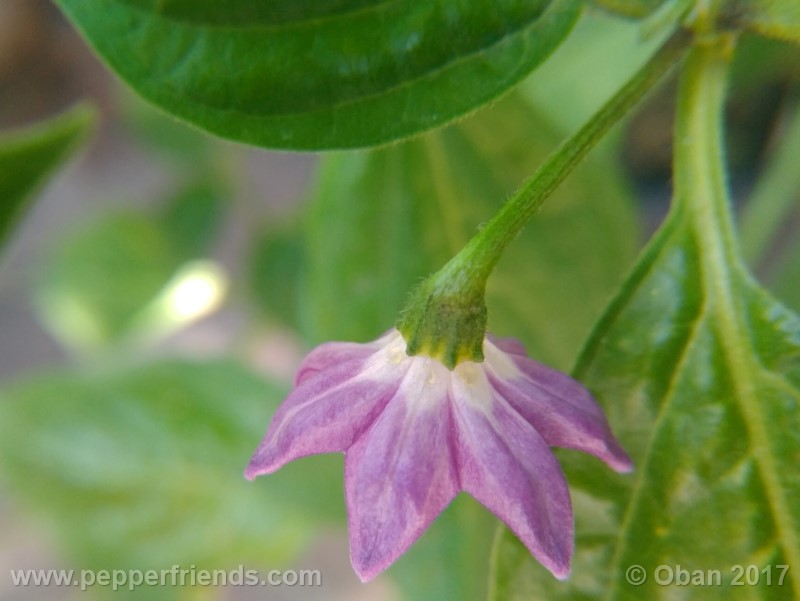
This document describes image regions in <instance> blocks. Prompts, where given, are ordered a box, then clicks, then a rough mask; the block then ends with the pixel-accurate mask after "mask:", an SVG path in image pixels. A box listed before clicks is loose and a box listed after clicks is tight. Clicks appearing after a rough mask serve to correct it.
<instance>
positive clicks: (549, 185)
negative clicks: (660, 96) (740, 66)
mask: <svg viewBox="0 0 800 601" xmlns="http://www.w3.org/2000/svg"><path fill="white" fill-rule="evenodd" d="M689 39H690V38H689V34H688V33H687V32H685V31H683V30H680V31H678V32H677V33H676V34H674V35H673V36H672V37H671V38H670V39H669V40H668V41H667V43H666V44H664V45H663V46H662V47H661V49H660V50H659V51H658V52H656V54H655V55H653V57H652V58H651V59H650V60H649V61H648V62H647V63H646V64H645V65H644V66H643V67H642V68H641V69H640V70H639V71H638V72H637V73H636V74H635V75H634V76H633V78H631V79H630V80H629V81H628V82H627V83H626V84H625V85H624V86H623V87H622V89H620V90H619V91H618V92H617V93H616V94H615V95H614V96H613V97H612V98H611V99H610V100H609V101H608V102H607V103H606V104H605V105H604V106H603V107H602V108H601V109H600V110H599V111H598V112H597V113H595V115H594V116H593V117H592V118H591V119H590V120H589V122H588V123H586V124H585V125H584V126H583V127H582V128H581V129H580V130H579V131H578V132H577V133H576V134H575V135H573V136H572V137H571V138H569V139H567V140H565V141H564V142H562V143H561V145H560V146H559V147H558V148H557V149H556V150H555V151H554V152H553V153H552V154H551V155H550V156H549V157H548V158H547V160H546V161H545V162H544V164H543V165H542V166H541V167H540V168H539V169H538V170H537V171H536V173H534V174H533V175H532V176H531V177H530V178H529V179H528V180H527V181H526V182H525V183H524V184H523V185H522V186H521V187H520V188H519V190H517V192H516V193H515V194H514V195H513V196H512V197H511V198H510V199H509V200H508V202H506V204H505V205H503V207H502V208H501V209H500V211H499V212H498V213H497V214H496V215H495V216H494V217H493V218H492V219H491V221H489V222H488V223H487V224H486V226H485V227H484V228H483V229H482V230H481V231H480V232H478V234H477V235H475V237H473V238H472V239H471V240H470V241H469V243H468V244H467V246H466V247H464V249H463V250H462V251H461V252H460V253H459V254H458V255H456V257H455V258H454V259H453V260H452V261H451V262H454V263H462V264H464V266H465V268H466V266H467V265H469V266H470V268H471V269H473V270H475V271H476V272H477V273H476V276H475V277H480V278H482V279H483V280H484V281H485V280H486V279H488V276H489V274H490V273H491V271H492V270H493V268H494V266H495V265H496V264H497V261H498V260H499V259H500V257H501V256H502V254H503V251H504V250H505V249H506V247H507V246H508V244H509V243H510V242H511V241H512V240H514V238H516V236H517V235H518V234H519V232H520V231H521V230H522V228H523V227H524V226H525V224H526V223H527V222H528V221H529V220H530V219H531V217H533V215H534V214H535V213H536V212H537V211H538V210H539V208H540V207H541V206H542V204H543V203H544V201H545V200H546V199H547V198H548V197H549V196H550V195H551V194H552V193H553V191H554V190H555V189H556V188H557V187H558V185H559V184H560V183H561V182H562V181H563V180H564V179H565V178H566V177H567V175H569V173H570V172H571V171H572V170H573V169H574V168H575V167H577V166H578V164H579V163H580V162H581V160H582V159H583V158H584V157H585V156H586V154H587V153H588V152H589V151H590V150H591V149H592V148H594V146H595V145H596V144H597V143H598V142H599V141H600V140H601V139H602V138H603V137H604V136H605V135H606V133H608V131H609V129H611V127H612V126H613V125H615V124H616V123H617V122H618V121H619V120H620V119H621V118H622V117H623V116H624V115H625V114H627V113H628V111H629V110H630V109H631V108H633V107H634V106H635V105H636V104H637V103H638V102H639V101H640V100H641V99H642V97H643V96H644V95H645V94H646V93H647V91H648V90H650V89H651V88H652V87H653V86H654V85H655V84H656V83H657V82H658V81H659V80H660V79H661V77H662V76H663V75H664V74H665V73H666V72H667V71H669V70H670V68H671V67H672V66H673V65H674V64H675V63H676V62H677V60H678V59H679V58H681V57H682V56H683V53H684V51H685V49H686V47H687V45H688V41H689Z"/></svg>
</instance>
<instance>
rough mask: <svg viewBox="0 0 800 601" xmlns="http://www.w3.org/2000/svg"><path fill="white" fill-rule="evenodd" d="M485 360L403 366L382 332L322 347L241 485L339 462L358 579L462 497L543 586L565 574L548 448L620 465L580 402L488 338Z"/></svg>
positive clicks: (619, 453)
mask: <svg viewBox="0 0 800 601" xmlns="http://www.w3.org/2000/svg"><path fill="white" fill-rule="evenodd" d="M483 354H484V361H483V362H481V363H477V362H474V361H463V362H461V363H459V364H458V365H456V366H455V368H454V369H452V370H450V369H448V368H447V367H446V366H445V365H444V364H443V363H441V362H440V361H439V360H437V359H434V358H431V357H427V356H424V355H416V356H408V355H407V354H406V343H405V341H404V339H403V337H402V335H401V334H400V332H398V331H397V330H391V331H390V332H389V333H387V334H386V335H384V336H383V337H381V338H380V339H378V340H376V341H374V342H371V343H368V344H355V343H342V342H330V343H327V344H323V345H321V346H319V347H317V348H316V349H314V350H313V351H312V352H311V353H310V354H309V355H308V356H307V357H306V359H305V360H304V361H303V364H302V366H301V367H300V370H299V372H298V374H297V377H296V381H295V387H294V389H293V390H292V392H291V394H290V395H289V397H288V398H287V399H286V401H285V402H284V403H283V404H282V405H281V406H280V408H279V409H278V411H277V412H276V414H275V417H274V418H273V420H272V423H271V424H270V426H269V429H268V431H267V434H266V436H265V437H264V440H263V441H262V443H261V445H260V446H259V447H258V449H257V451H256V453H255V455H254V456H253V458H252V460H251V461H250V464H249V465H248V467H247V471H246V476H247V477H248V478H250V479H252V478H255V477H256V476H259V475H261V474H269V473H272V472H274V471H276V470H277V469H279V468H280V467H282V466H283V465H284V464H286V463H287V462H289V461H292V460H293V459H297V458H298V457H303V456H306V455H312V454H315V453H330V452H337V451H338V452H344V453H345V494H346V500H347V510H348V520H349V532H350V554H351V560H352V564H353V568H354V569H355V571H356V573H357V574H358V576H359V577H360V578H361V579H362V580H364V581H366V580H369V579H371V578H373V577H374V576H375V575H377V574H378V573H380V572H382V571H383V570H385V569H386V568H387V567H388V566H389V565H391V563H392V562H394V561H395V560H396V559H397V558H398V557H399V556H400V555H401V554H402V553H403V552H405V551H406V549H408V547H409V546H410V545H411V544H412V543H413V542H414V541H415V540H416V539H417V538H418V537H419V536H420V535H421V534H422V533H423V532H424V531H425V529H426V528H427V527H428V526H429V525H430V524H431V522H432V521H433V520H434V519H435V518H436V516H437V515H439V513H440V512H441V511H442V510H443V509H444V508H445V507H446V506H447V505H448V504H449V503H450V501H452V500H453V498H454V497H455V496H456V495H457V494H458V493H459V492H461V491H466V492H468V493H469V494H471V495H472V496H473V497H475V498H476V499H477V500H478V501H480V502H481V503H482V504H483V505H485V506H486V507H487V508H488V509H489V510H491V511H492V512H493V513H494V514H495V515H497V517H499V518H500V519H501V520H502V521H504V522H505V523H506V524H507V525H508V526H509V528H511V530H512V531H513V532H514V533H515V534H516V535H517V536H518V537H519V539H520V540H521V541H522V542H523V543H524V544H525V546H526V547H527V548H528V550H529V551H530V552H531V553H532V554H533V555H534V556H535V557H536V558H537V559H538V560H539V561H540V562H541V563H542V564H543V565H544V566H545V567H546V568H547V569H549V570H550V571H551V572H552V573H553V574H554V575H555V576H556V577H558V578H565V577H566V576H567V574H568V573H569V564H570V558H571V555H572V550H573V519H572V506H571V503H570V496H569V491H568V489H567V483H566V481H565V479H564V475H563V473H562V471H561V467H560V466H559V464H558V462H557V461H556V458H555V457H554V455H553V453H552V452H551V451H550V448H549V447H550V446H557V447H568V448H572V449H578V450H580V451H585V452H587V453H591V454H593V455H595V456H597V457H598V458H600V459H601V460H603V461H604V462H605V463H607V464H608V465H609V466H610V467H611V468H613V469H615V470H617V471H620V472H624V471H629V470H630V469H631V461H630V459H629V458H628V456H627V455H626V453H625V451H623V450H622V448H621V447H620V446H619V444H618V443H617V441H616V440H615V438H614V436H613V435H612V433H611V430H610V429H609V426H608V423H607V422H606V419H605V417H604V416H603V413H602V411H601V409H600V407H599V406H598V405H597V403H596V402H595V400H594V399H593V398H592V397H591V395H590V394H589V392H588V391H587V390H586V389H585V388H584V387H583V386H581V385H580V384H579V383H578V382H576V381H575V380H573V379H572V378H570V377H568V376H566V375H564V374H562V373H560V372H558V371H555V370H553V369H550V368H548V367H546V366H544V365H542V364H540V363H537V362H536V361H533V360H532V359H529V358H528V357H527V356H526V354H525V349H524V348H523V347H522V345H521V344H520V343H519V342H518V341H516V340H514V339H497V338H494V337H487V338H486V339H485V341H484V345H483Z"/></svg>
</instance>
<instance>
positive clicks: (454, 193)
mask: <svg viewBox="0 0 800 601" xmlns="http://www.w3.org/2000/svg"><path fill="white" fill-rule="evenodd" d="M558 140H559V136H558V135H557V134H556V133H554V131H553V128H552V127H551V126H550V125H549V124H548V123H547V122H546V121H545V120H543V119H542V118H541V117H540V116H539V114H538V113H537V112H536V111H535V110H534V109H533V108H532V107H531V106H530V105H529V104H527V103H526V102H525V101H523V100H522V99H521V98H520V97H518V96H513V95H512V96H511V97H509V98H507V99H504V100H503V101H502V102H500V103H498V104H497V105H496V106H494V107H492V108H491V109H487V110H485V111H482V112H480V113H479V114H478V115H476V116H475V117H473V118H471V119H469V120H466V121H463V122H461V123H460V124H459V125H456V126H452V127H450V128H448V129H445V130H442V131H438V132H433V133H430V134H427V135H426V136H424V137H420V138H418V139H415V140H412V141H410V142H406V143H404V144H400V145H395V146H392V147H389V148H385V149H380V150H375V151H370V152H360V153H347V154H344V153H342V154H336V155H333V156H330V157H328V158H326V159H325V161H324V163H323V165H322V168H321V172H320V174H319V179H318V183H317V186H316V189H315V192H314V201H313V205H312V207H311V209H310V214H309V221H308V231H307V248H308V250H307V261H308V270H307V271H308V276H307V281H306V286H305V288H304V290H305V294H304V295H303V303H304V304H305V310H304V315H305V316H306V319H305V322H304V323H305V324H306V325H307V331H308V332H309V334H310V338H311V339H312V340H313V341H319V340H327V339H344V340H368V339H371V338H374V337H376V336H377V335H379V334H380V333H381V332H382V331H384V330H386V329H387V328H389V327H391V326H392V324H393V323H394V322H395V321H396V319H397V316H398V312H399V311H400V309H401V308H402V307H403V304H404V302H405V300H406V297H407V295H408V293H409V291H410V290H411V288H412V287H413V286H414V285H415V284H416V283H418V282H419V280H420V278H422V277H424V276H426V275H428V274H429V273H431V272H433V271H434V270H436V269H438V268H440V267H441V266H442V265H443V264H444V263H445V262H446V261H447V260H448V259H449V258H450V257H451V256H453V255H454V254H455V253H456V252H457V251H458V250H460V249H461V247H462V246H463V245H464V244H465V243H466V241H467V240H468V238H469V237H470V236H471V235H472V233H474V232H475V231H476V228H477V227H478V225H479V224H481V223H482V222H484V221H486V220H487V219H488V218H489V217H490V216H491V215H492V214H493V213H494V212H495V211H496V210H497V209H498V208H499V206H500V205H501V203H502V202H503V201H504V200H505V199H506V198H507V197H508V195H509V194H510V193H511V192H512V191H513V190H514V189H515V188H516V187H517V186H518V185H519V183H520V182H521V181H522V180H523V179H524V178H525V177H526V176H528V175H529V174H530V173H531V172H532V171H533V170H534V169H535V168H536V167H537V165H538V164H539V163H540V162H541V161H542V160H543V159H544V158H545V157H546V156H547V154H548V153H549V152H550V151H551V150H552V149H553V148H554V147H555V146H556V143H557V142H558ZM599 158H601V157H597V156H595V161H590V162H589V163H587V164H585V165H583V166H582V167H581V168H579V170H578V171H576V173H575V174H574V177H572V178H571V179H570V180H569V181H568V182H567V183H566V184H565V185H564V186H563V187H562V189H561V190H559V191H558V192H557V193H556V194H555V195H554V197H553V198H552V200H551V201H550V202H549V204H548V205H547V206H546V207H545V208H544V209H543V210H542V212H541V214H540V215H539V216H538V218H537V219H536V220H534V222H533V223H532V224H531V225H530V226H529V227H528V228H527V229H526V231H525V232H524V233H523V234H522V235H521V236H520V237H519V239H518V240H516V241H515V242H514V243H513V244H512V246H511V248H510V250H509V251H508V253H507V254H506V256H505V257H504V258H503V260H502V261H501V263H500V266H499V267H498V269H497V271H496V273H495V274H494V275H493V276H492V278H491V279H490V292H489V294H490V297H489V301H488V308H489V325H490V328H491V329H492V330H493V331H495V332H496V333H498V334H508V335H514V336H518V337H520V338H522V339H524V340H525V341H526V342H527V343H528V344H529V346H530V348H531V351H532V352H534V353H536V354H538V355H539V356H540V357H541V358H542V359H543V360H547V361H550V362H552V363H555V364H557V365H560V366H562V367H563V366H566V365H568V364H569V362H570V361H572V360H573V358H574V355H575V353H576V352H577V343H578V341H580V340H581V339H583V337H584V336H585V335H586V333H588V330H589V328H590V326H591V324H592V323H593V321H594V319H595V317H596V315H597V314H598V313H599V311H600V310H601V308H602V306H603V304H604V302H605V299H606V298H607V296H608V295H610V294H611V292H612V291H613V289H614V286H615V284H616V282H617V279H618V278H619V277H620V276H621V274H622V273H623V272H624V270H625V268H626V267H627V265H628V264H629V261H630V260H631V259H632V257H633V254H634V252H635V247H636V234H635V232H636V226H635V223H634V219H633V216H632V213H631V208H630V206H629V204H628V201H627V195H626V193H625V190H624V189H623V188H622V186H621V185H620V184H619V180H618V178H617V176H616V170H615V168H614V166H613V165H611V164H609V163H608V162H606V161H599V160H597V159H599ZM610 232H613V233H611V234H610ZM554 316H557V317H558V319H555V318H554Z"/></svg>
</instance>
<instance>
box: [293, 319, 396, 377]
mask: <svg viewBox="0 0 800 601" xmlns="http://www.w3.org/2000/svg"><path fill="white" fill-rule="evenodd" d="M400 337H401V336H400V332H398V331H397V330H396V329H391V330H389V331H388V332H386V334H384V335H383V336H381V337H380V338H378V339H377V340H373V341H372V342H367V343H365V344H360V343H357V342H326V343H324V344H320V345H319V346H317V347H315V348H314V349H313V350H312V351H311V352H310V353H309V354H308V355H306V357H305V359H303V362H302V363H301V364H300V369H298V370H297V374H296V375H295V377H294V385H295V386H298V385H300V384H301V383H302V382H303V381H304V380H306V379H307V378H309V377H311V376H313V375H314V374H316V373H319V372H321V371H325V370H327V369H330V368H331V367H334V366H336V365H339V364H341V363H345V362H347V361H352V360H354V359H360V360H364V359H366V358H367V357H369V356H370V355H371V354H373V353H374V352H375V351H377V350H379V349H380V348H382V347H385V346H387V345H389V344H391V343H392V342H394V341H395V340H396V339H398V338H400ZM403 350H405V347H403Z"/></svg>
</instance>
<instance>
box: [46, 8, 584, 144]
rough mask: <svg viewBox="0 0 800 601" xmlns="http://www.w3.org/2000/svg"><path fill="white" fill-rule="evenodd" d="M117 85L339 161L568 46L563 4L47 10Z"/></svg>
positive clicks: (483, 96) (190, 117)
mask: <svg viewBox="0 0 800 601" xmlns="http://www.w3.org/2000/svg"><path fill="white" fill-rule="evenodd" d="M58 4H59V5H60V6H61V7H62V8H63V9H64V11H65V12H66V14H67V15H68V16H69V18H70V19H71V20H72V21H73V23H75V25H76V26H77V27H78V28H79V29H80V30H81V31H82V32H83V34H84V35H85V36H86V38H87V39H88V41H89V43H90V44H91V45H92V46H93V47H94V48H95V50H96V51H97V52H98V53H99V54H100V55H101V56H102V57H103V58H104V59H105V60H106V61H107V62H108V64H109V66H110V67H111V68H112V69H113V70H114V71H116V72H117V73H118V74H119V75H120V76H121V77H122V79H124V80H125V81H126V82H128V83H129V84H130V85H131V86H132V87H133V88H134V89H135V90H137V91H138V92H139V93H140V94H141V95H142V96H144V97H145V98H147V99H149V100H150V101H151V102H153V103H155V104H156V105H158V106H160V107H161V108H163V109H165V110H167V111H169V112H171V113H173V114H175V115H177V116H179V117H181V118H183V119H186V120H187V121H189V122H191V123H194V124H195V125H198V126H200V127H202V128H205V129H207V130H209V131H211V132H213V133H216V134H218V135H220V136H223V137H226V138H231V139H234V140H240V141H243V142H249V143H252V144H257V145H261V146H267V147H278V148H291V149H320V148H347V147H356V146H364V145H370V144H378V143H382V142H387V141H390V140H394V139H397V138H402V137H405V136H408V135H410V134H414V133H417V132H419V131H422V130H425V129H429V128H432V127H435V126H437V125H441V124H443V123H446V122H448V121H450V120H451V119H453V118H455V117H457V116H459V115H462V114H464V113H465V112H468V111H470V110H472V109H474V108H476V107H478V106H480V105H481V104H484V103H486V102H488V101H489V100H491V99H493V98H495V97H497V96H498V95H500V94H501V93H502V92H504V91H505V90H507V89H508V88H509V87H511V86H512V85H514V84H515V83H517V82H518V81H519V80H520V79H521V78H522V77H524V76H525V75H527V74H528V73H529V72H530V71H531V70H532V69H533V68H534V67H535V66H536V65H538V64H539V63H540V62H542V61H543V60H544V59H545V58H546V57H547V56H548V55H549V53H550V52H551V51H552V50H553V49H554V48H555V47H556V46H557V45H558V43H559V42H560V41H561V40H562V39H563V38H564V37H565V36H566V34H567V33H568V32H569V30H570V28H571V26H572V24H573V22H574V21H575V18H576V16H577V13H578V6H579V3H578V2H576V0H552V1H550V0H502V1H499V2H498V1H494V0H493V1H490V0H470V1H466V0H460V1H455V0H429V1H427V2H411V1H405V2H385V1H379V0H346V1H342V0H303V1H299V0H297V1H294V2H263V1H260V0H236V1H229V2H218V1H217V0H196V1H192V2H189V1H185V0H166V1H163V0H159V1H156V0H58Z"/></svg>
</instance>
